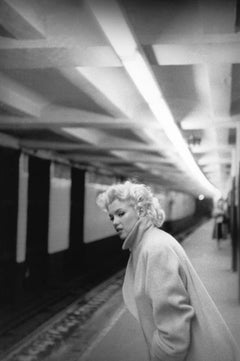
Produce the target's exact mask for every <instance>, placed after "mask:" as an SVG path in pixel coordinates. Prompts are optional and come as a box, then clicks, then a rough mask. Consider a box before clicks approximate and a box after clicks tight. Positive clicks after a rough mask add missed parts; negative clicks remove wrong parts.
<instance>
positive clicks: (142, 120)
mask: <svg viewBox="0 0 240 361" xmlns="http://www.w3.org/2000/svg"><path fill="white" fill-rule="evenodd" d="M238 10H239V9H238V4H237V2H236V1H233V0H221V1H215V0H208V1H207V0H199V1H197V0H196V1H195V0H191V1H190V0H189V1H180V0H176V1H174V0H172V1H166V0H165V1H162V0H158V1H139V0H138V1H137V0H135V1H132V0H124V1H113V0H86V1H80V0H79V1H76V0H43V1H37V0H22V1H19V0H1V2H0V78H1V79H0V145H3V146H6V145H11V146H15V147H18V148H20V149H25V150H27V151H39V152H41V151H42V152H44V154H45V155H46V154H49V157H53V158H54V157H55V156H56V157H59V159H60V158H61V159H63V160H64V161H66V162H69V164H76V165H79V166H83V167H85V168H86V169H96V170H98V171H99V172H101V171H105V172H107V173H109V174H114V175H120V176H125V177H136V178H139V179H141V180H142V181H146V182H154V183H157V184H162V185H163V186H164V188H167V189H175V190H180V191H183V192H188V193H191V194H194V195H198V194H200V193H203V194H206V195H213V194H214V191H215V188H216V189H219V190H220V191H223V192H226V191H227V190H228V187H229V184H230V181H231V179H230V177H231V173H232V171H233V169H232V166H233V165H232V158H233V156H232V155H233V150H235V148H236V125H237V123H238V121H239V115H238V113H239V112H240V68H239V65H238V62H239V60H240V51H239V43H240V36H239V33H238V31H239V11H238ZM149 79H150V83H149ZM169 125H170V126H171V127H170V129H169ZM39 154H40V153H39ZM193 160H194V161H195V162H192V161H193ZM199 170H200V171H201V172H199Z"/></svg>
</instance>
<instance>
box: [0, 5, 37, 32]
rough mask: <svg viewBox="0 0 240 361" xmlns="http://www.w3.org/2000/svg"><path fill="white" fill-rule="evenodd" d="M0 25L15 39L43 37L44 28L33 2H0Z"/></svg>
mask: <svg viewBox="0 0 240 361" xmlns="http://www.w3.org/2000/svg"><path fill="white" fill-rule="evenodd" d="M0 23H1V24H2V26H3V27H4V28H5V29H6V30H7V31H8V32H9V33H10V34H11V35H12V36H13V37H15V38H17V39H40V38H43V37H44V26H43V23H42V21H41V14H40V13H39V11H38V8H37V7H36V1H35V0H31V1H26V0H21V1H19V0H1V2H0Z"/></svg>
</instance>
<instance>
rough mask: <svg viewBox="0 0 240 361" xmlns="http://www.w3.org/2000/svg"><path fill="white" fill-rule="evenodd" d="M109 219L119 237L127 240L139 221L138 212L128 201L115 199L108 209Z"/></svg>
mask: <svg viewBox="0 0 240 361" xmlns="http://www.w3.org/2000/svg"><path fill="white" fill-rule="evenodd" d="M108 214H109V218H110V220H111V221H112V223H113V226H114V228H115V229H116V231H117V233H118V235H119V237H120V238H121V239H125V238H126V237H127V236H128V234H129V232H130V231H131V230H132V228H133V226H134V225H135V223H136V222H137V220H138V219H139V216H138V214H137V212H136V210H135V209H134V208H133V206H132V205H130V204H129V202H128V201H119V200H118V199H115V200H114V201H113V202H112V203H111V204H110V205H109V207H108Z"/></svg>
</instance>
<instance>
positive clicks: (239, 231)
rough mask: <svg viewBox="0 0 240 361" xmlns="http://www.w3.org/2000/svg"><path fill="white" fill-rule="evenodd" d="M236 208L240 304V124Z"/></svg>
mask: <svg viewBox="0 0 240 361" xmlns="http://www.w3.org/2000/svg"><path fill="white" fill-rule="evenodd" d="M236 132H237V134H236V188H235V189H236V193H235V200H236V207H237V232H236V233H237V247H238V301H239V303H240V267H239V264H240V190H239V187H240V123H239V124H237V127H236Z"/></svg>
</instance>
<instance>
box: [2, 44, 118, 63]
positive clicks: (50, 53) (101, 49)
mask: <svg viewBox="0 0 240 361" xmlns="http://www.w3.org/2000/svg"><path fill="white" fill-rule="evenodd" d="M120 66H121V63H120V60H119V59H118V57H117V55H116V54H115V52H114V50H113V49H112V48H111V47H110V46H105V45H104V46H92V47H84V46H81V45H79V43H78V42H77V41H76V42H70V41H69V40H63V39H61V40H57V39H51V40H47V39H46V40H12V39H8V40H7V41H6V40H5V41H4V40H3V41H1V43H0V69H35V68H38V69H44V68H49V67H59V68H61V67H62V68H63V67H69V68H72V67H101V68H102V67H120Z"/></svg>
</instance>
